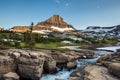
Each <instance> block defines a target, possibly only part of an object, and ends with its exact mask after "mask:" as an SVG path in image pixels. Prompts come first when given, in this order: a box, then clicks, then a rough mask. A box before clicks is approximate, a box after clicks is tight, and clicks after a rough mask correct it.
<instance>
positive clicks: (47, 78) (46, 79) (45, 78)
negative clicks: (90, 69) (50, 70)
mask: <svg viewBox="0 0 120 80" xmlns="http://www.w3.org/2000/svg"><path fill="white" fill-rule="evenodd" d="M70 49H72V50H79V49H78V47H77V46H72V47H71V48H70ZM94 52H95V55H94V58H93V59H78V60H76V62H77V68H76V69H72V70H70V71H69V70H68V69H67V68H64V69H63V70H59V68H57V71H58V72H57V73H56V74H43V75H42V77H41V79H40V80H55V79H56V78H59V79H64V80H68V78H69V76H70V74H71V73H72V72H73V71H77V70H78V69H80V68H82V67H84V66H85V65H88V64H91V63H95V62H96V61H97V59H98V58H99V56H100V55H103V54H110V53H112V52H111V51H106V50H94Z"/></svg>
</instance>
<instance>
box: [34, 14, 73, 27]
mask: <svg viewBox="0 0 120 80" xmlns="http://www.w3.org/2000/svg"><path fill="white" fill-rule="evenodd" d="M41 25H42V26H43V25H44V26H56V27H61V28H67V27H72V26H71V25H69V24H67V23H66V22H65V21H64V20H63V18H62V17H61V16H59V15H53V16H52V17H50V18H48V19H47V20H45V21H43V22H39V23H38V24H37V25H36V26H41Z"/></svg>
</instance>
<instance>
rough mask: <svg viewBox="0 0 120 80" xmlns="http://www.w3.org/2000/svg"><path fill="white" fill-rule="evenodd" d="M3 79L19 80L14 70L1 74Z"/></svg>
mask: <svg viewBox="0 0 120 80" xmlns="http://www.w3.org/2000/svg"><path fill="white" fill-rule="evenodd" d="M3 77H4V80H19V75H18V74H16V73H14V72H9V73H7V74H4V75H3Z"/></svg>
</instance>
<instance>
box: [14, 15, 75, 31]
mask: <svg viewBox="0 0 120 80" xmlns="http://www.w3.org/2000/svg"><path fill="white" fill-rule="evenodd" d="M12 30H13V31H15V32H26V31H27V30H29V27H28V26H15V27H13V28H12ZM74 30H75V28H74V27H73V26H72V25H69V24H67V23H66V22H65V21H64V20H63V18H62V17H60V16H59V15H53V16H52V17H50V18H49V19H47V20H45V21H43V22H38V23H37V25H35V26H33V32H34V33H46V32H52V31H56V32H71V31H74Z"/></svg>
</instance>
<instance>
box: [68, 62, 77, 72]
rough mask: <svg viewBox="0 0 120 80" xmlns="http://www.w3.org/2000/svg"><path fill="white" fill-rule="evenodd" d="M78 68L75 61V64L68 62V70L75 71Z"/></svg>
mask: <svg viewBox="0 0 120 80" xmlns="http://www.w3.org/2000/svg"><path fill="white" fill-rule="evenodd" d="M76 67H77V63H76V62H75V61H73V62H68V63H67V68H68V69H69V70H70V69H74V68H76Z"/></svg>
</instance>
